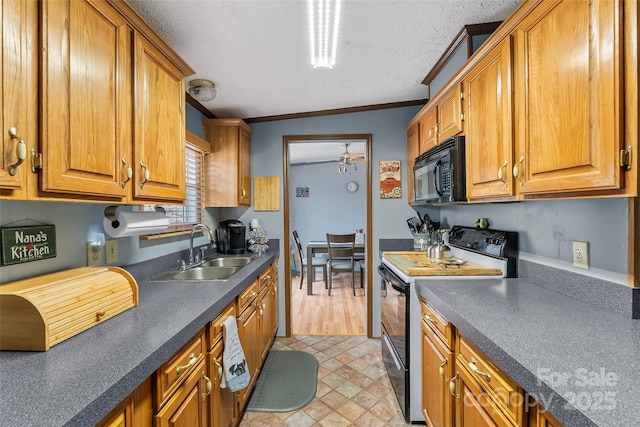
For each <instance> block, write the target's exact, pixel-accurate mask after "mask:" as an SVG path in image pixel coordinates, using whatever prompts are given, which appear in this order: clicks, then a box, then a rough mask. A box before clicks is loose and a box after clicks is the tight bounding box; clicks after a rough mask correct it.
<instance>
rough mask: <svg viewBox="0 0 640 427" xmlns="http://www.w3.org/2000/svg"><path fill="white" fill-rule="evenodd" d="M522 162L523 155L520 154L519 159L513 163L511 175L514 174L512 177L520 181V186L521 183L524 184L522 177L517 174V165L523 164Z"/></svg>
mask: <svg viewBox="0 0 640 427" xmlns="http://www.w3.org/2000/svg"><path fill="white" fill-rule="evenodd" d="M523 163H524V156H520V160H518V163H516V164H515V165H513V176H514V178H517V179H518V181H519V182H520V187H522V185H523V184H524V178H522V177H519V175H520V167H519V165H523V166H524V164H523Z"/></svg>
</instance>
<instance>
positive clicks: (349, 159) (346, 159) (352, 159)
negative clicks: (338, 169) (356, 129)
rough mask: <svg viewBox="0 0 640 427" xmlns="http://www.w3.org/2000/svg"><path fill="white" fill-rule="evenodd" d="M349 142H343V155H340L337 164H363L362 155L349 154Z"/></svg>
mask: <svg viewBox="0 0 640 427" xmlns="http://www.w3.org/2000/svg"><path fill="white" fill-rule="evenodd" d="M350 145H351V143H350V142H343V143H342V146H343V147H344V153H342V154H340V158H339V159H338V161H339V162H343V163H347V164H351V163H364V153H350V152H349V146H350Z"/></svg>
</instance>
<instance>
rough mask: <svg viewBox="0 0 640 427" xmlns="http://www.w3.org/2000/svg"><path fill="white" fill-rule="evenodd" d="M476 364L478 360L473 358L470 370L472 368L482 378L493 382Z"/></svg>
mask: <svg viewBox="0 0 640 427" xmlns="http://www.w3.org/2000/svg"><path fill="white" fill-rule="evenodd" d="M476 363H477V361H476V359H474V358H471V362H469V368H471V370H472V371H473V372H475V373H476V374H478V375H480V376H481V377H485V378H486V379H487V381H491V375H490V374H487V373H486V372H482V371H481V370H479V369H478V367H477V366H476Z"/></svg>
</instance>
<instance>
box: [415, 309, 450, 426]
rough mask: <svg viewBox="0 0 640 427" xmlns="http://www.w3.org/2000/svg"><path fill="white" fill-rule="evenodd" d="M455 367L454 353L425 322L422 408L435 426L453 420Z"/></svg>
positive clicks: (431, 424) (423, 328)
mask: <svg viewBox="0 0 640 427" xmlns="http://www.w3.org/2000/svg"><path fill="white" fill-rule="evenodd" d="M452 370H453V353H452V352H451V351H450V350H448V349H447V348H446V347H445V346H444V345H443V344H442V343H440V340H439V338H438V337H437V336H436V335H435V334H434V333H433V332H431V330H430V329H429V327H428V326H426V325H425V323H424V321H423V322H422V411H423V413H424V416H425V419H426V420H427V422H428V424H429V425H430V426H431V427H446V426H450V425H451V423H452V415H453V412H452V411H453V396H451V394H450V393H449V380H450V379H451V372H452Z"/></svg>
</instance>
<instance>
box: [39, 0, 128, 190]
mask: <svg viewBox="0 0 640 427" xmlns="http://www.w3.org/2000/svg"><path fill="white" fill-rule="evenodd" d="M131 37H132V30H131V28H130V27H129V26H128V25H127V23H126V21H125V20H124V18H123V17H122V16H121V15H120V14H119V13H118V12H117V11H116V10H115V9H114V8H113V7H112V6H111V5H109V3H108V2H106V1H100V0H96V1H85V0H78V1H70V0H66V1H43V2H42V12H41V46H42V50H41V81H40V108H41V114H40V116H41V129H40V142H41V145H42V147H41V150H42V156H43V170H42V175H41V180H42V181H41V185H40V187H41V189H42V190H45V191H50V192H55V193H74V194H87V195H92V196H97V197H99V196H102V197H107V198H111V199H113V198H119V197H125V196H126V193H127V190H126V189H123V188H122V184H121V183H122V181H123V178H124V175H123V174H124V173H125V170H126V168H125V167H123V163H122V159H123V158H126V159H127V161H129V160H130V155H129V151H128V147H130V144H131V139H132V138H131V132H132V130H131V126H132V125H131V120H129V118H130V117H131V114H132V96H131V93H132V91H131V87H132V86H131V79H132V52H131Z"/></svg>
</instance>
